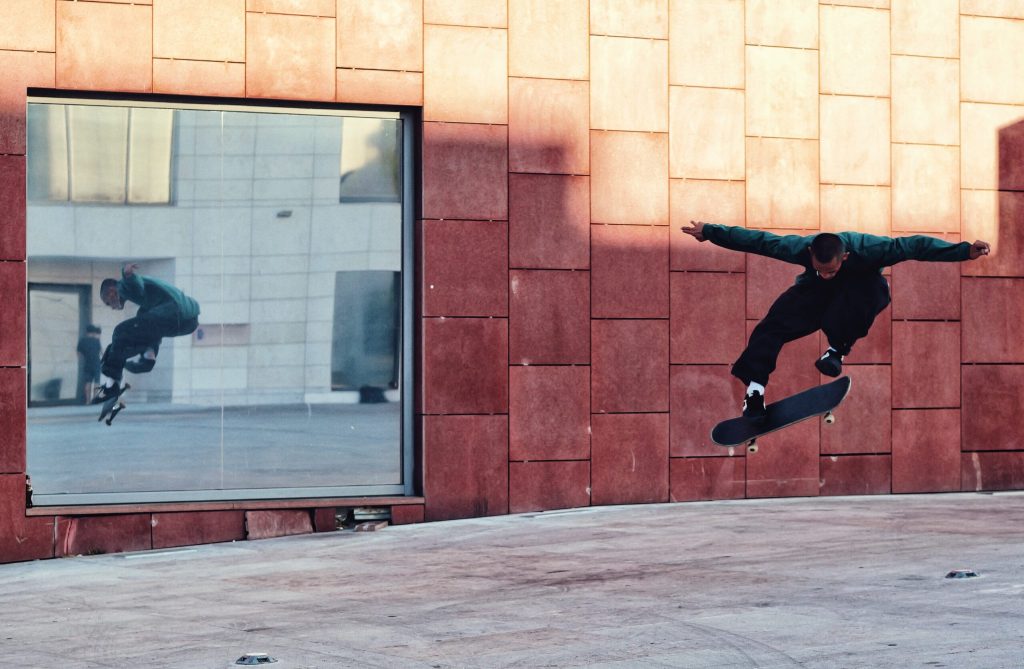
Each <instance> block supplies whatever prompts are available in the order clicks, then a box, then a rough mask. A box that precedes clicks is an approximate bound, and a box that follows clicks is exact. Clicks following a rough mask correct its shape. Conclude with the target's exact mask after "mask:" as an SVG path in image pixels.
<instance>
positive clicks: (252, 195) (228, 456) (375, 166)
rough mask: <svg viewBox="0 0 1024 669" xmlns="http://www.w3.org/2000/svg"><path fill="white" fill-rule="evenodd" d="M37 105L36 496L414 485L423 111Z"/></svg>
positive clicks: (172, 497)
mask: <svg viewBox="0 0 1024 669" xmlns="http://www.w3.org/2000/svg"><path fill="white" fill-rule="evenodd" d="M28 119H29V128H28V132H29V137H30V143H29V151H28V190H29V193H30V198H29V203H28V235H27V238H28V239H27V245H28V249H27V252H28V282H29V295H30V311H29V351H30V356H29V378H30V381H29V385H30V389H29V409H28V473H29V475H30V476H31V477H32V484H33V488H34V490H35V497H34V500H35V503H36V504H37V505H40V506H45V505H47V504H82V503H110V502H149V501H154V502H159V501H188V500H221V499H269V498H288V497H318V496H350V495H360V496H363V495H401V494H409V493H411V492H412V490H411V482H410V476H411V471H412V469H411V461H410V453H411V440H410V426H411V406H410V401H409V396H410V379H411V370H410V369H409V368H408V365H407V361H408V359H409V352H410V347H411V336H410V334H409V333H410V327H411V326H410V315H411V306H410V305H411V285H412V284H411V272H410V271H409V268H408V267H407V266H406V264H407V263H408V262H410V258H411V254H410V253H409V250H408V247H409V246H410V245H411V219H412V213H411V210H410V208H409V204H410V199H411V198H410V197H409V195H408V193H409V192H411V177H410V175H411V173H412V172H411V170H412V166H411V162H410V161H411V155H412V151H410V150H409V149H408V148H407V147H409V146H411V136H412V132H411V128H412V126H411V122H412V121H411V119H410V118H408V117H405V116H403V115H401V114H399V113H397V112H367V111H347V110H305V109H304V110H284V109H279V108H258V107H248V106H247V107H225V108H218V109H211V108H208V107H203V106H199V105H191V104H186V103H181V104H167V105H160V106H158V105H156V104H154V103H150V102H146V103H126V104H120V103H101V102H98V101H88V102H86V101H81V100H73V101H72V100H68V101H64V100H60V99H57V98H47V99H33V100H30V103H29V114H28ZM172 194H173V197H172ZM129 204H130V205H132V206H127V205H129ZM147 204H148V205H158V206H146V205H147ZM110 291H113V292H112V293H111V292H110ZM111 295H113V297H111ZM97 357H101V358H102V359H101V360H98V361H97V360H96V358H97ZM97 367H98V368H99V370H100V373H97V372H96V368H97ZM111 379H119V380H120V382H121V385H122V386H124V385H127V386H128V390H127V391H126V392H125V393H124V394H123V395H122V396H121V397H120V398H119V399H120V400H121V401H123V402H124V404H125V408H124V410H123V411H121V412H119V413H117V414H116V417H115V419H114V420H113V421H112V423H111V424H110V425H109V426H108V425H106V424H105V422H100V421H98V420H97V417H98V416H99V413H100V406H98V405H95V404H91V403H89V402H90V400H91V395H92V394H93V393H95V390H96V387H97V386H99V385H103V384H109V381H110V380H111Z"/></svg>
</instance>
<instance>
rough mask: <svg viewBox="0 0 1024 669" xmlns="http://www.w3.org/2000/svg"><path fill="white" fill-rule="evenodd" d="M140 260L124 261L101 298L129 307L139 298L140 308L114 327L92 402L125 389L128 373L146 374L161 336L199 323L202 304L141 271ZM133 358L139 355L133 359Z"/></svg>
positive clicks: (117, 307)
mask: <svg viewBox="0 0 1024 669" xmlns="http://www.w3.org/2000/svg"><path fill="white" fill-rule="evenodd" d="M138 269H139V266H138V265H135V264H129V265H125V266H124V268H123V269H122V270H121V279H120V280H118V279H113V278H111V279H104V280H103V283H101V284H100V298H101V299H102V300H103V304H105V305H107V306H108V307H110V308H111V309H114V310H117V311H120V310H121V309H124V305H125V302H134V303H135V304H137V305H139V310H138V312H137V313H136V314H135V316H134V317H133V318H129V319H127V320H124V321H121V322H120V323H119V324H118V325H117V327H115V328H114V333H113V335H112V337H111V341H110V345H109V346H107V350H106V351H104V352H103V358H102V363H103V366H102V370H101V371H102V374H103V385H102V386H101V387H100V389H99V390H97V391H96V396H95V397H93V399H92V403H93V404H102V403H104V402H106V401H107V400H110V399H112V398H115V397H118V396H119V395H120V394H121V393H123V392H124V389H125V387H124V386H123V385H122V384H121V377H122V376H123V372H124V370H125V369H127V370H128V371H129V372H131V373H133V374H144V373H146V372H148V371H150V370H152V369H153V366H154V365H155V364H156V354H157V353H158V352H159V351H160V340H161V339H163V338H164V337H179V336H182V335H187V334H192V332H194V331H195V329H196V328H197V327H199V320H198V319H199V303H198V302H196V301H195V300H193V299H192V298H191V297H189V296H188V295H186V294H185V293H183V292H182V291H181V290H179V289H178V288H175V287H174V286H172V285H170V284H169V283H165V282H163V281H160V280H159V279H154V278H152V277H149V276H143V275H142V274H139V273H138V272H137V270H138ZM132 358H136V359H135V360H132Z"/></svg>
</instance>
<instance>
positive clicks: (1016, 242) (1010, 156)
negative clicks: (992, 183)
mask: <svg viewBox="0 0 1024 669" xmlns="http://www.w3.org/2000/svg"><path fill="white" fill-rule="evenodd" d="M998 197H999V201H998V204H997V207H998V209H997V211H998V218H997V219H996V220H997V221H998V223H997V227H998V232H997V235H993V237H994V238H995V239H996V244H997V249H998V250H999V251H1001V252H1002V253H1000V255H1001V256H1002V258H1001V260H999V265H998V266H999V267H1000V269H1001V270H1003V271H1001V272H1000V274H1004V275H1009V276H1021V275H1024V268H1022V267H1021V265H1020V261H1021V259H1024V119H1021V120H1018V121H1017V122H1016V123H1012V124H1010V125H1008V126H1005V127H1003V128H1000V129H999V195H998Z"/></svg>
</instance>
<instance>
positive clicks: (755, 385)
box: [747, 381, 764, 397]
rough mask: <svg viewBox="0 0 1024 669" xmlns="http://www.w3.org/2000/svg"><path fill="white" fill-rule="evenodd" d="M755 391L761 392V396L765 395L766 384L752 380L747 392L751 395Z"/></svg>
mask: <svg viewBox="0 0 1024 669" xmlns="http://www.w3.org/2000/svg"><path fill="white" fill-rule="evenodd" d="M754 391H757V392H759V393H761V397H764V386H762V385H761V384H760V383H758V382H757V381H751V382H750V385H749V386H747V394H748V395H750V394H751V393H753V392H754Z"/></svg>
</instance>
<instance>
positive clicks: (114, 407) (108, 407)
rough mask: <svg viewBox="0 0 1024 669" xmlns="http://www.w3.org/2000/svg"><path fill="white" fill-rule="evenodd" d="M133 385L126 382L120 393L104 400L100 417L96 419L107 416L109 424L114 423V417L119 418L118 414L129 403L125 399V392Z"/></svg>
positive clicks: (99, 419) (100, 419)
mask: <svg viewBox="0 0 1024 669" xmlns="http://www.w3.org/2000/svg"><path fill="white" fill-rule="evenodd" d="M131 387H132V386H131V384H129V383H126V384H124V389H122V390H121V392H120V394H118V395H117V396H115V397H111V398H110V399H108V400H107V401H106V402H104V403H103V408H102V409H100V417H99V418H97V419H96V420H97V421H102V420H103V419H104V418H106V419H107V420H106V423H107V425H110V424H111V423H113V422H114V419H115V418H117V414H119V413H121V411H123V410H124V408H125V407H126V406H127V404H125V401H124V394H125V393H127V392H128V389H129V388H131Z"/></svg>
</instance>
